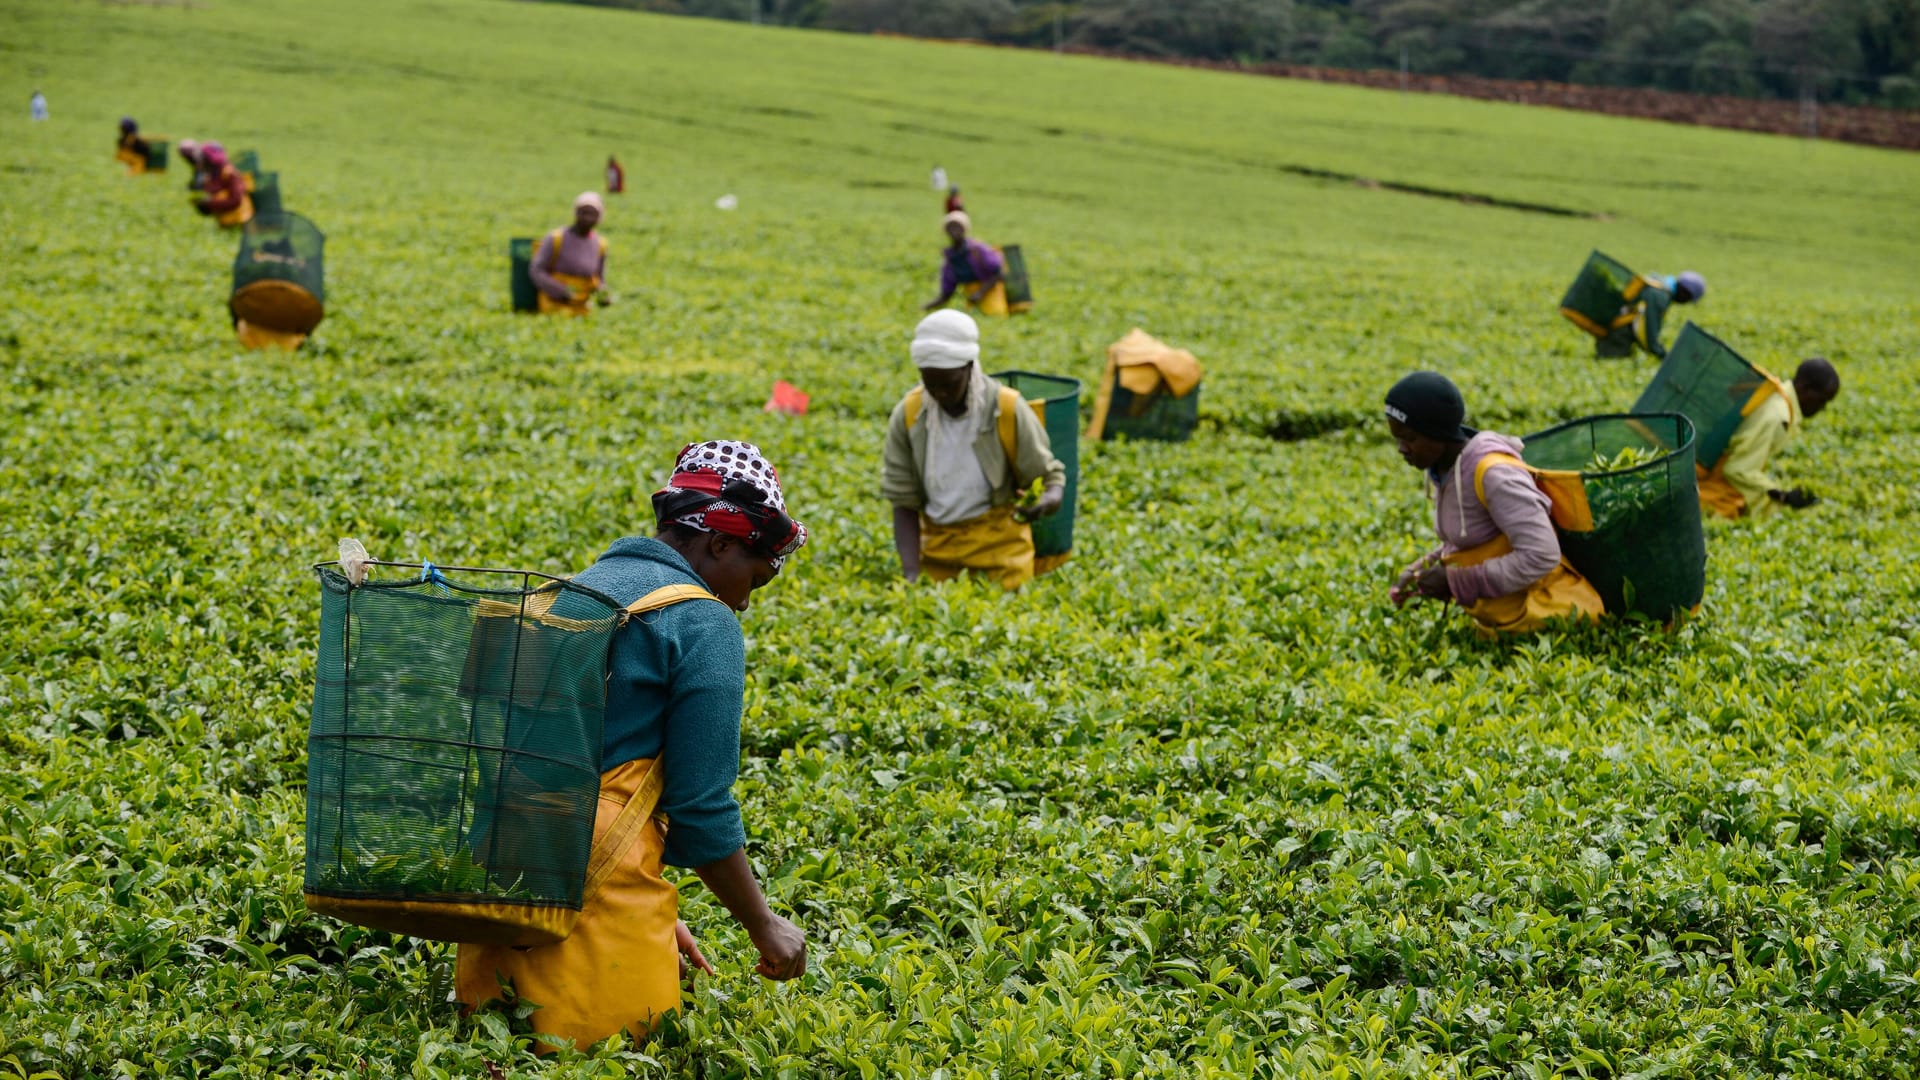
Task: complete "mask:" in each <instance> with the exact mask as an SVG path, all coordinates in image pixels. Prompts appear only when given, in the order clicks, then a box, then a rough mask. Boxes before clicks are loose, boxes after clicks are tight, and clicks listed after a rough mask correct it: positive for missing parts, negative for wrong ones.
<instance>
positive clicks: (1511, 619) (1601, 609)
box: [1441, 533, 1606, 638]
mask: <svg viewBox="0 0 1920 1080" xmlns="http://www.w3.org/2000/svg"><path fill="white" fill-rule="evenodd" d="M1512 551H1513V544H1512V542H1510V541H1509V540H1508V539H1507V537H1506V534H1505V533H1501V534H1498V535H1496V536H1495V537H1494V538H1493V539H1491V540H1489V541H1487V542H1486V543H1484V544H1480V545H1477V546H1475V547H1470V548H1468V549H1466V550H1465V551H1456V552H1454V553H1453V554H1451V555H1448V556H1447V557H1445V558H1444V559H1442V560H1441V562H1444V563H1445V564H1446V565H1448V566H1463V567H1464V566H1479V565H1480V564H1481V563H1483V562H1486V561H1487V560H1488V559H1497V558H1499V557H1500V556H1502V555H1506V554H1509V553H1511V552H1512ZM1461 606H1462V607H1464V608H1466V609H1467V614H1469V615H1471V616H1473V619H1474V622H1476V623H1478V624H1479V625H1478V626H1477V627H1476V629H1477V630H1478V631H1479V632H1480V634H1481V635H1482V636H1483V637H1489V638H1491V637H1493V636H1495V635H1496V634H1525V633H1530V632H1532V631H1534V630H1538V629H1540V628H1541V627H1542V626H1543V625H1544V624H1545V623H1546V621H1547V620H1548V619H1569V618H1571V619H1585V620H1587V621H1590V622H1591V621H1598V620H1599V618H1600V616H1601V615H1603V614H1605V613H1606V609H1605V605H1603V604H1601V602H1600V594H1599V593H1597V592H1595V591H1594V589H1593V586H1592V585H1590V584H1588V583H1587V579H1586V578H1584V577H1582V576H1580V571H1578V570H1575V569H1574V568H1573V567H1572V565H1570V564H1569V563H1568V562H1567V560H1566V559H1564V558H1563V559H1561V560H1560V565H1559V566H1557V567H1554V569H1553V570H1552V571H1551V572H1550V573H1548V574H1547V576H1546V577H1543V578H1541V579H1540V580H1539V581H1536V582H1534V583H1533V585H1532V586H1531V587H1529V588H1528V589H1526V590H1525V591H1523V592H1516V593H1508V594H1507V595H1505V596H1495V597H1490V598H1488V599H1485V600H1476V601H1474V602H1473V603H1471V604H1463V605H1461Z"/></svg>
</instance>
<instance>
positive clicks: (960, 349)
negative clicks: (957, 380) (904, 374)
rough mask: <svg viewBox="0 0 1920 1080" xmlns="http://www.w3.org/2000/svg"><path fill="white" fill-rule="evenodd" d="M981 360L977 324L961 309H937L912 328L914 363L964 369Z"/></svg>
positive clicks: (927, 366)
mask: <svg viewBox="0 0 1920 1080" xmlns="http://www.w3.org/2000/svg"><path fill="white" fill-rule="evenodd" d="M978 359H980V327H979V325H978V324H976V323H975V322H974V321H973V318H972V317H971V316H969V315H968V314H967V313H966V312H963V311H954V310H952V309H948V310H946V311H936V312H934V313H933V314H931V315H929V316H927V317H926V318H924V319H921V320H920V325H919V326H916V327H914V328H913V366H914V367H917V368H963V367H966V366H967V365H968V364H971V363H973V362H974V361H975V360H978Z"/></svg>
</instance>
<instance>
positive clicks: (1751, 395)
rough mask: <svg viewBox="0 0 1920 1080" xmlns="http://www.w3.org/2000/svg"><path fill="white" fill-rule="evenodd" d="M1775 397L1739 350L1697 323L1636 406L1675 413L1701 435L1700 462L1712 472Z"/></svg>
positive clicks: (1643, 410)
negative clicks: (1743, 427) (1756, 411)
mask: <svg viewBox="0 0 1920 1080" xmlns="http://www.w3.org/2000/svg"><path fill="white" fill-rule="evenodd" d="M1771 392H1773V379H1772V378H1771V377H1770V376H1768V375H1767V373H1765V372H1763V371H1761V370H1760V369H1759V368H1756V367H1754V366H1753V365H1752V364H1750V363H1748V362H1747V361H1746V359H1745V358H1744V357H1742V356H1741V355H1740V354H1739V353H1737V352H1734V351H1733V347H1732V346H1730V345H1728V344H1727V343H1726V342H1724V341H1721V340H1720V339H1719V338H1717V337H1714V336H1713V335H1712V334H1709V333H1707V332H1706V331H1705V330H1702V329H1700V328H1699V327H1698V326H1695V325H1694V324H1692V323H1688V324H1687V325H1685V326H1683V327H1681V328H1680V336H1679V337H1678V338H1677V339H1675V340H1674V343H1673V348H1672V349H1670V350H1668V352H1667V358H1666V360H1665V361H1664V362H1663V363H1662V364H1661V365H1660V370H1659V371H1657V372H1655V373H1654V376H1653V381H1652V382H1650V383H1648V384H1647V388H1646V389H1645V390H1644V391H1642V392H1641V394H1640V400H1639V401H1636V402H1634V403H1633V411H1634V412H1636V413H1659V412H1672V413H1679V414H1681V415H1682V416H1685V417H1686V418H1687V419H1688V420H1691V421H1693V429H1694V431H1696V432H1698V433H1699V436H1698V440H1697V441H1696V443H1695V444H1694V459H1695V460H1696V461H1699V462H1700V463H1701V464H1703V465H1705V466H1706V467H1707V468H1712V467H1713V466H1714V465H1715V464H1717V463H1718V462H1719V461H1720V457H1721V455H1722V454H1725V453H1726V452H1727V444H1728V443H1729V442H1732V441H1733V433H1734V432H1735V431H1738V430H1739V429H1740V422H1741V421H1742V420H1744V419H1746V416H1747V414H1748V413H1750V412H1752V411H1753V407H1754V406H1756V405H1758V404H1759V403H1760V401H1761V400H1762V399H1764V398H1765V397H1766V395H1767V394H1769V393H1771Z"/></svg>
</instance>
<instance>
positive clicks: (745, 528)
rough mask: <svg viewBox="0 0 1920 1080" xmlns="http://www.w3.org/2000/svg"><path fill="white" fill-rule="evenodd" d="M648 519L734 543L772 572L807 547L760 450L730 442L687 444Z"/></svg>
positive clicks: (656, 494)
mask: <svg viewBox="0 0 1920 1080" xmlns="http://www.w3.org/2000/svg"><path fill="white" fill-rule="evenodd" d="M653 516H654V520H655V521H657V522H658V523H659V525H660V527H661V528H666V527H667V526H668V525H685V526H686V527H688V528H690V529H698V530H699V531H701V532H707V533H720V534H722V535H725V536H733V537H738V538H739V539H741V540H743V541H745V542H746V544H747V547H748V548H749V549H750V550H752V551H753V553H754V554H756V555H758V556H760V557H761V558H763V559H767V560H769V561H770V562H772V563H773V565H774V566H775V567H778V566H780V564H782V563H784V562H786V560H787V556H789V555H791V554H793V553H794V552H796V551H798V550H800V546H801V545H802V544H805V543H806V542H807V527H806V526H805V525H802V524H800V523H799V522H797V521H795V520H793V519H792V518H790V517H788V516H787V500H786V496H784V495H782V494H781V492H780V474H779V473H776V472H774V470H773V466H772V465H771V464H769V463H768V461H767V459H766V458H764V457H762V456H761V454H760V448H759V447H757V446H755V445H753V444H752V443H745V442H734V441H732V440H730V439H720V440H715V441H713V442H703V443H688V444H687V445H686V447H685V448H684V449H682V450H681V451H680V457H679V459H678V460H676V461H675V462H674V465H673V479H671V480H668V481H667V486H666V487H663V488H661V489H660V490H659V491H656V492H654V493H653Z"/></svg>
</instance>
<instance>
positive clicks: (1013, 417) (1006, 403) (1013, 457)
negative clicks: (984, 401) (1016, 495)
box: [1000, 386, 1027, 480]
mask: <svg viewBox="0 0 1920 1080" xmlns="http://www.w3.org/2000/svg"><path fill="white" fill-rule="evenodd" d="M1026 403H1027V401H1026V399H1025V398H1023V397H1021V396H1020V391H1018V390H1015V389H1014V388H1013V387H1011V386H1003V387H1001V388H1000V449H1002V450H1004V451H1006V454H1007V468H1008V469H1010V470H1012V472H1013V476H1014V479H1015V480H1018V479H1019V478H1020V468H1019V461H1020V417H1019V416H1018V415H1017V414H1018V411H1019V409H1020V406H1022V405H1025V404H1026Z"/></svg>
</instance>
